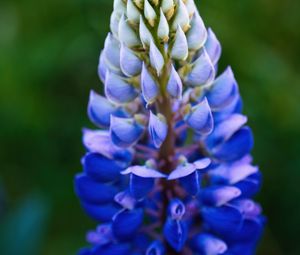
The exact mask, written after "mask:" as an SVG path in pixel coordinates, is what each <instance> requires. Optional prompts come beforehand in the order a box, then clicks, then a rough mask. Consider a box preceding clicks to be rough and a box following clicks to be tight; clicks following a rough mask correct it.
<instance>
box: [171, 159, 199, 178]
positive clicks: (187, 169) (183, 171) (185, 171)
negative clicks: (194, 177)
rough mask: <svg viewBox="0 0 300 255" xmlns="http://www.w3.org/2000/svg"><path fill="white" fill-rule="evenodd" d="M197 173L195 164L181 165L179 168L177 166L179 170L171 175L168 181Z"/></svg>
mask: <svg viewBox="0 0 300 255" xmlns="http://www.w3.org/2000/svg"><path fill="white" fill-rule="evenodd" d="M195 171H196V167H195V165H194V164H189V163H186V164H183V165H179V166H177V168H176V169H175V170H173V171H172V172H171V173H170V175H169V177H168V180H176V179H179V178H182V177H185V176H188V175H190V174H192V173H193V172H195Z"/></svg>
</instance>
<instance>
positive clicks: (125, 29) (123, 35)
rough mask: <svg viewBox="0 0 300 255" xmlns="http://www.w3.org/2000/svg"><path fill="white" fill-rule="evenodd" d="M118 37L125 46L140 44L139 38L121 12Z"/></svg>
mask: <svg viewBox="0 0 300 255" xmlns="http://www.w3.org/2000/svg"><path fill="white" fill-rule="evenodd" d="M118 34H119V39H120V41H121V42H123V43H124V44H125V45H126V46H127V47H134V46H137V45H139V44H140V40H139V38H138V36H137V35H136V33H135V32H134V30H133V29H132V28H131V27H130V25H129V24H128V20H125V15H124V14H123V15H122V17H121V20H120V23H119V32H118Z"/></svg>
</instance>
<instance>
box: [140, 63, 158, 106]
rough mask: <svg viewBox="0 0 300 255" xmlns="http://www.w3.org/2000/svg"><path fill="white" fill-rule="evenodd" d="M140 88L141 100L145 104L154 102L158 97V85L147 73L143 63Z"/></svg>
mask: <svg viewBox="0 0 300 255" xmlns="http://www.w3.org/2000/svg"><path fill="white" fill-rule="evenodd" d="M141 86H142V94H143V98H144V99H145V101H146V102H147V104H151V103H153V102H154V101H155V99H156V97H157V96H158V93H159V91H158V85H157V84H156V82H155V80H154V79H153V77H152V76H151V74H150V73H149V71H148V69H147V67H146V65H145V63H143V69H142V75H141Z"/></svg>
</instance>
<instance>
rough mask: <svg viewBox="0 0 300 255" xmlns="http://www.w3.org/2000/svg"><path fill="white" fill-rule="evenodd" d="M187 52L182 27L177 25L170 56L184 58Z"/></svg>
mask: <svg viewBox="0 0 300 255" xmlns="http://www.w3.org/2000/svg"><path fill="white" fill-rule="evenodd" d="M188 54H189V49H188V43H187V40H186V36H185V34H184V32H183V31H182V28H181V27H180V26H179V25H178V27H177V31H176V35H175V41H174V44H173V47H172V50H171V57H172V58H173V59H175V60H186V59H187V57H188Z"/></svg>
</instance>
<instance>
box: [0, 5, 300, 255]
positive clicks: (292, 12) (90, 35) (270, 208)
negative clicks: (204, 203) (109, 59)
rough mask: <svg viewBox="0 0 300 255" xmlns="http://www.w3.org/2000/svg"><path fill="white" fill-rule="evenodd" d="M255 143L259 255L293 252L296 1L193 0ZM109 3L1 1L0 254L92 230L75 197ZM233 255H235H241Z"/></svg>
mask: <svg viewBox="0 0 300 255" xmlns="http://www.w3.org/2000/svg"><path fill="white" fill-rule="evenodd" d="M198 4H199V7H200V12H201V15H202V16H203V18H204V20H205V22H206V24H207V25H208V26H211V27H212V28H213V29H214V31H215V32H216V34H217V35H218V37H219V39H220V41H221V42H222V44H223V55H222V60H221V69H223V68H225V66H226V65H227V64H230V65H231V66H232V67H233V69H234V71H235V74H236V78H237V80H238V81H239V84H240V89H241V93H242V95H243V97H244V102H245V112H246V113H247V114H248V115H249V120H250V125H251V126H252V128H253V130H254V134H255V137H256V146H255V149H254V156H255V162H256V163H257V164H258V165H260V167H261V170H262V172H263V173H264V187H263V190H262V192H261V194H260V195H259V196H258V200H259V201H260V202H261V203H262V204H263V207H264V211H265V214H266V215H267V216H268V226H267V229H266V232H265V236H264V239H263V241H262V243H261V245H260V251H259V252H258V254H261V255H262V254H264V255H266V254H268V255H281V254H284V255H296V254H298V255H299V254H300V238H299V236H300V234H299V231H300V185H299V183H300V155H299V154H300V106H299V104H300V61H299V56H300V47H299V46H300V29H299V27H300V15H299V11H300V1H296V0H294V1H293V0H285V1H281V0H239V1H236V0H226V1H224V0H202V1H201V2H200V3H199V2H198ZM111 10H112V1H110V0H73V1H72V0H52V1H50V0H48V1H46V0H40V1H36V0H1V2H0V89H1V90H0V123H1V124H0V162H1V167H0V201H1V202H0V254H1V255H40V254H42V255H50V254H51V255H53V254H55V255H66V254H70V255H71V254H75V251H76V250H77V249H78V248H79V247H80V246H83V245H84V244H85V241H84V236H85V231H86V230H87V229H88V228H92V227H93V226H94V223H93V222H92V221H90V220H89V219H88V218H87V217H86V216H85V215H84V213H83V212H82V210H81V209H80V206H79V203H78V201H77V199H76V197H75V195H74V193H73V186H72V181H73V175H74V174H75V173H76V172H78V171H80V170H81V166H80V157H81V155H82V154H83V152H84V150H83V148H82V145H81V128H82V127H83V126H89V125H90V124H89V122H88V119H87V117H86V105H87V100H88V94H89V90H90V89H91V88H93V89H96V90H98V91H100V90H101V84H100V82H99V80H98V77H97V74H96V68H97V63H98V55H99V52H100V49H101V48H102V46H103V42H104V38H105V36H106V33H107V32H108V29H109V16H110V13H111ZM241 255H242V254H241Z"/></svg>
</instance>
